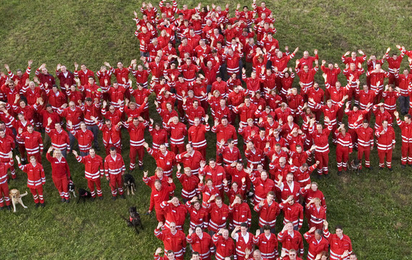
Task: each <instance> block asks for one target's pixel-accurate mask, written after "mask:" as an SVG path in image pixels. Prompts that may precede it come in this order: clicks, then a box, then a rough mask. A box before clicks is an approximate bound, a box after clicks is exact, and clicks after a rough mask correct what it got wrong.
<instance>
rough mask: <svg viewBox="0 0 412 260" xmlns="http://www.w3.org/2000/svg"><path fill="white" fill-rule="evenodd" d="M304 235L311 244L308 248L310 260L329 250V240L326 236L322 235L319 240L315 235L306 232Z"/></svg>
mask: <svg viewBox="0 0 412 260" xmlns="http://www.w3.org/2000/svg"><path fill="white" fill-rule="evenodd" d="M303 237H304V238H305V240H306V242H308V244H309V249H308V260H315V258H316V256H317V255H318V254H320V253H322V252H324V251H326V252H327V251H328V250H329V241H328V240H327V239H326V238H325V237H321V239H320V240H319V241H318V240H316V238H315V235H313V234H310V233H309V232H306V233H305V234H304V235H303Z"/></svg>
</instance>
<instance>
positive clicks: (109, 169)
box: [104, 154, 126, 177]
mask: <svg viewBox="0 0 412 260" xmlns="http://www.w3.org/2000/svg"><path fill="white" fill-rule="evenodd" d="M104 170H105V173H106V177H109V175H118V174H122V175H123V173H124V172H125V170H126V167H125V165H124V161H123V157H122V156H121V155H120V154H116V157H114V158H113V157H112V156H111V155H110V154H109V155H108V156H106V158H105V159H104Z"/></svg>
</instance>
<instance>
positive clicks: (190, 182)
mask: <svg viewBox="0 0 412 260" xmlns="http://www.w3.org/2000/svg"><path fill="white" fill-rule="evenodd" d="M176 177H177V178H178V179H179V181H180V183H181V184H182V191H181V195H182V198H183V199H186V200H191V199H192V198H193V197H194V196H196V195H197V193H198V190H197V187H198V184H199V178H198V177H197V176H196V175H191V176H190V177H189V176H187V175H186V174H181V173H180V172H176Z"/></svg>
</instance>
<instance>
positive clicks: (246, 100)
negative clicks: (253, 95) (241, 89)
mask: <svg viewBox="0 0 412 260" xmlns="http://www.w3.org/2000/svg"><path fill="white" fill-rule="evenodd" d="M245 105H246V106H250V97H245Z"/></svg>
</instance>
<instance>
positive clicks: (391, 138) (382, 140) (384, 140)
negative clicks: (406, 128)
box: [375, 126, 396, 151]
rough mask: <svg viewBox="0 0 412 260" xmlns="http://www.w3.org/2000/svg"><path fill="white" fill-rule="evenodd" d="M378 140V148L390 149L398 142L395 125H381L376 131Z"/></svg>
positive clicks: (381, 149)
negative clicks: (384, 126)
mask: <svg viewBox="0 0 412 260" xmlns="http://www.w3.org/2000/svg"><path fill="white" fill-rule="evenodd" d="M375 135H376V142H377V143H378V150H380V151H390V150H392V147H393V145H394V144H395V143H396V140H395V131H394V130H393V127H391V126H388V127H387V128H386V129H384V128H383V126H381V127H379V128H378V129H377V130H376V132H375Z"/></svg>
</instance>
